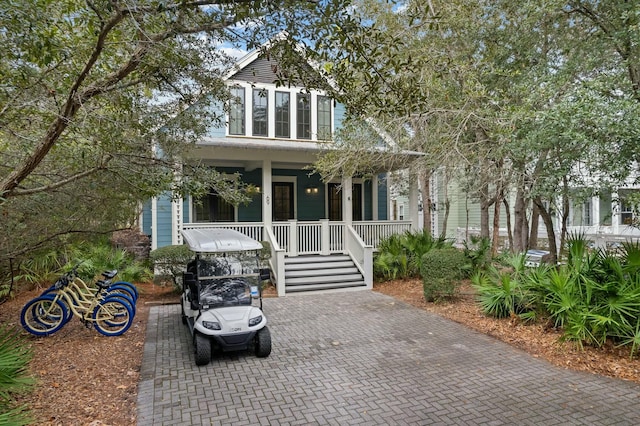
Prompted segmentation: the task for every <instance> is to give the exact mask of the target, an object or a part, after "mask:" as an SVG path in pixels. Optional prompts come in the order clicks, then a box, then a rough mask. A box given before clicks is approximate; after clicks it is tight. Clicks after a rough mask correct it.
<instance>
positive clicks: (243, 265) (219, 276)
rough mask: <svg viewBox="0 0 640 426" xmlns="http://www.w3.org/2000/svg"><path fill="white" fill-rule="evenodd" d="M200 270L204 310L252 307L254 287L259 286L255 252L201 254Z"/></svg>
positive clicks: (199, 260) (201, 301)
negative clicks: (241, 306)
mask: <svg viewBox="0 0 640 426" xmlns="http://www.w3.org/2000/svg"><path fill="white" fill-rule="evenodd" d="M197 268H198V274H197V275H198V282H199V286H200V303H201V304H202V305H203V308H204V309H208V308H212V307H219V306H235V305H251V287H252V286H253V287H256V286H258V285H259V273H260V270H259V264H258V258H257V256H256V253H255V252H251V251H249V252H239V253H224V254H220V253H217V254H215V253H200V255H199V258H198V262H197Z"/></svg>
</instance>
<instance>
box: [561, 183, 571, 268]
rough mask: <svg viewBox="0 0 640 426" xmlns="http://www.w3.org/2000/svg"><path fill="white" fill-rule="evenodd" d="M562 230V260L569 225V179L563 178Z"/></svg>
mask: <svg viewBox="0 0 640 426" xmlns="http://www.w3.org/2000/svg"><path fill="white" fill-rule="evenodd" d="M562 186H563V190H562V228H561V232H560V253H559V257H560V258H562V252H563V251H564V245H565V241H566V238H567V223H568V222H569V182H568V180H567V177H566V176H564V177H563V178H562Z"/></svg>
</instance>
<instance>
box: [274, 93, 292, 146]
mask: <svg viewBox="0 0 640 426" xmlns="http://www.w3.org/2000/svg"><path fill="white" fill-rule="evenodd" d="M290 97H291V95H290V94H289V92H276V99H275V103H276V105H275V135H276V138H289V137H291V117H290V115H291V112H290V108H291V106H290V101H289V99H290Z"/></svg>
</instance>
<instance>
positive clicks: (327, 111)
mask: <svg viewBox="0 0 640 426" xmlns="http://www.w3.org/2000/svg"><path fill="white" fill-rule="evenodd" d="M329 139H331V100H330V99H329V98H328V97H327V96H318V140H329Z"/></svg>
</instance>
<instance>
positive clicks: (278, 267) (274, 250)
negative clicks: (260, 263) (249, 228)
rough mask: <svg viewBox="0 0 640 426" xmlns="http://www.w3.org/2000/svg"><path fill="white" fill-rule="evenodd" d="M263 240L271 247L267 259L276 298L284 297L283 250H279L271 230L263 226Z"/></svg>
mask: <svg viewBox="0 0 640 426" xmlns="http://www.w3.org/2000/svg"><path fill="white" fill-rule="evenodd" d="M264 238H265V241H267V242H268V243H269V245H270V246H271V257H270V258H269V267H270V268H271V274H272V275H273V277H274V284H275V286H276V290H277V291H278V297H281V296H284V295H285V282H284V257H285V250H284V249H282V248H280V245H279V244H278V240H277V239H276V237H275V235H274V233H273V230H272V229H271V227H270V226H267V225H265V226H264Z"/></svg>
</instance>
